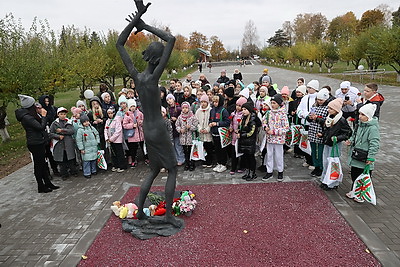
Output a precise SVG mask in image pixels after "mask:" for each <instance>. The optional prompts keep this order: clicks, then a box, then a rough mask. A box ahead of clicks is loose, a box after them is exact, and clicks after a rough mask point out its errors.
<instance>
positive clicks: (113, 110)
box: [107, 106, 115, 113]
mask: <svg viewBox="0 0 400 267" xmlns="http://www.w3.org/2000/svg"><path fill="white" fill-rule="evenodd" d="M109 111H111V112H112V113H115V108H114V106H111V107H109V108H108V109H107V113H108V112H109Z"/></svg>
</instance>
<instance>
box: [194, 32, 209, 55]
mask: <svg viewBox="0 0 400 267" xmlns="http://www.w3.org/2000/svg"><path fill="white" fill-rule="evenodd" d="M197 48H203V49H205V50H209V44H208V39H207V37H206V36H205V35H204V34H202V33H200V32H197V31H194V32H192V33H190V37H189V49H192V50H194V49H197Z"/></svg>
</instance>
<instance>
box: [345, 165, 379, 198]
mask: <svg viewBox="0 0 400 267" xmlns="http://www.w3.org/2000/svg"><path fill="white" fill-rule="evenodd" d="M369 168H370V167H369V165H367V166H366V167H365V169H364V172H363V173H362V174H360V176H358V177H357V179H356V180H355V181H354V184H353V190H352V191H351V192H350V194H351V196H352V197H355V198H358V199H360V200H361V199H363V200H365V201H368V202H369V203H371V204H373V205H376V195H375V190H374V186H373V185H372V179H371V174H370V172H369Z"/></svg>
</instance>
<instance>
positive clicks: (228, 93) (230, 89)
mask: <svg viewBox="0 0 400 267" xmlns="http://www.w3.org/2000/svg"><path fill="white" fill-rule="evenodd" d="M224 94H226V96H227V97H233V96H234V94H235V91H234V89H233V87H228V88H226V89H225V91H224Z"/></svg>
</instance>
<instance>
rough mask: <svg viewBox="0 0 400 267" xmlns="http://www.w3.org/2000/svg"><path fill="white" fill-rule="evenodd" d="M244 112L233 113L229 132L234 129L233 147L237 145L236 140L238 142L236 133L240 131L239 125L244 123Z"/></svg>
mask: <svg viewBox="0 0 400 267" xmlns="http://www.w3.org/2000/svg"><path fill="white" fill-rule="evenodd" d="M242 116H243V114H242V112H241V111H239V112H237V111H236V110H235V111H234V112H232V113H231V116H230V117H231V118H232V119H231V125H230V126H229V130H230V129H232V130H233V134H232V145H234V144H235V142H236V140H237V134H235V132H237V131H238V130H239V124H240V122H241V121H242Z"/></svg>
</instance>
